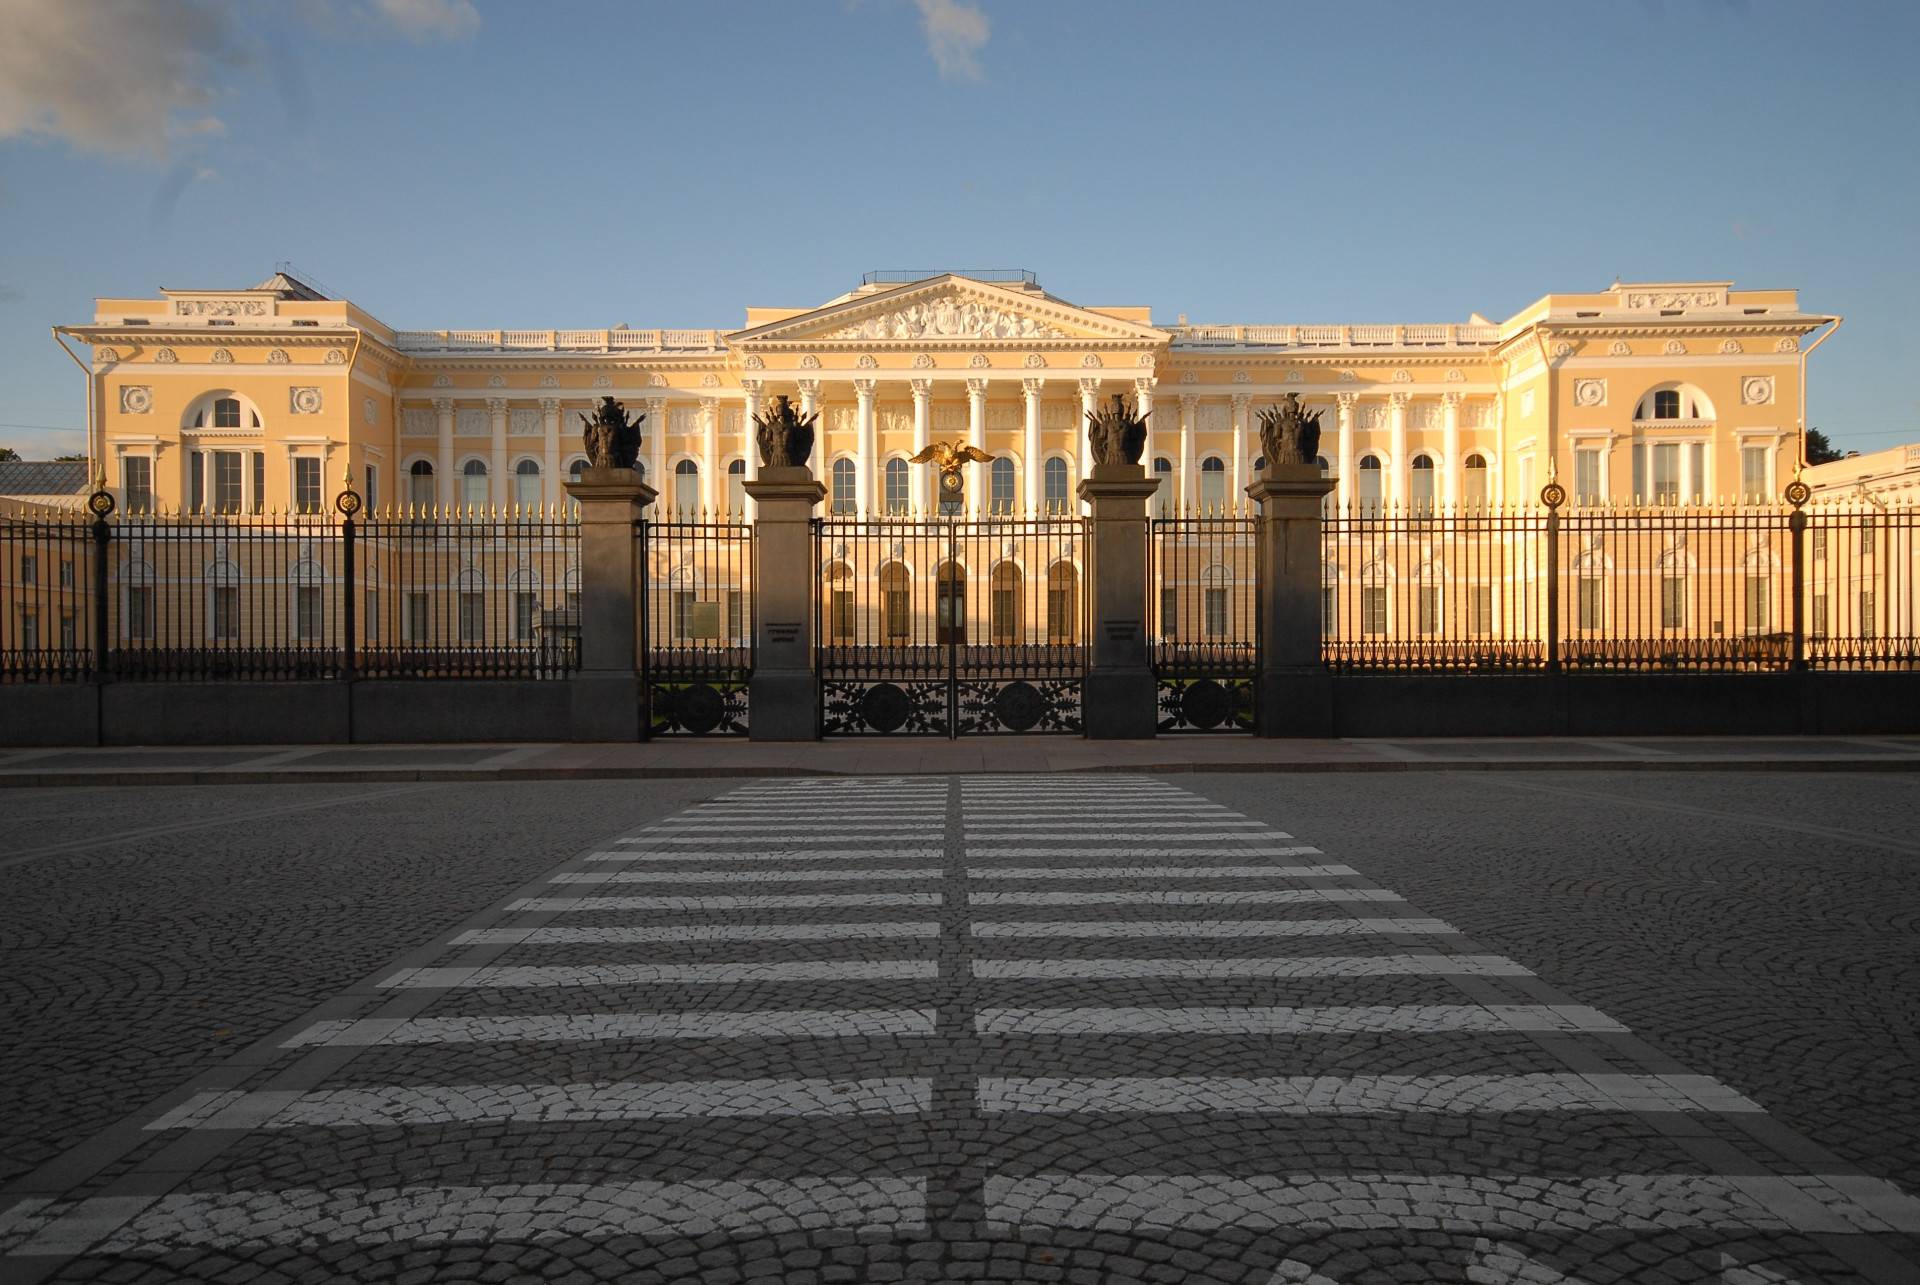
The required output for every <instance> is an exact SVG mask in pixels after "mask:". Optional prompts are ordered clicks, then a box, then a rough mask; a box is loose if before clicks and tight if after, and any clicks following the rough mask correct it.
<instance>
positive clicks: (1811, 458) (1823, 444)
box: [1807, 428, 1847, 464]
mask: <svg viewBox="0 0 1920 1285" xmlns="http://www.w3.org/2000/svg"><path fill="white" fill-rule="evenodd" d="M1845 458H1847V452H1845V451H1843V450H1841V449H1839V448H1838V447H1836V446H1835V445H1834V444H1833V443H1832V442H1829V441H1828V440H1827V435H1826V434H1825V433H1823V432H1821V431H1820V430H1819V429H1817V428H1810V429H1808V430H1807V463H1809V464H1831V463H1833V461H1835V460H1843V459H1845Z"/></svg>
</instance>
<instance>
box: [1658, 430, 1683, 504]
mask: <svg viewBox="0 0 1920 1285" xmlns="http://www.w3.org/2000/svg"><path fill="white" fill-rule="evenodd" d="M1652 499H1653V502H1654V503H1655V504H1678V503H1680V443H1678V442H1658V443H1655V445H1654V448H1653V496H1652Z"/></svg>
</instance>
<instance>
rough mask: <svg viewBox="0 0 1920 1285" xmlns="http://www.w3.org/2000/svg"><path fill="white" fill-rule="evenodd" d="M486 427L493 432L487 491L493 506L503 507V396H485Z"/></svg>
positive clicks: (504, 445) (505, 462)
mask: <svg viewBox="0 0 1920 1285" xmlns="http://www.w3.org/2000/svg"><path fill="white" fill-rule="evenodd" d="M487 427H488V428H489V429H490V430H492V433H493V452H492V456H493V458H492V460H491V461H490V462H489V463H488V465H487V473H488V474H489V476H488V478H487V481H488V482H489V483H491V485H490V486H488V487H487V493H488V494H489V495H491V496H492V497H493V506H494V507H495V508H505V507H506V504H507V496H508V495H510V494H512V493H511V492H510V491H508V490H507V399H506V398H504V397H489V398H487Z"/></svg>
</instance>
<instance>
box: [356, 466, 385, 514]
mask: <svg viewBox="0 0 1920 1285" xmlns="http://www.w3.org/2000/svg"><path fill="white" fill-rule="evenodd" d="M366 476H367V480H366V483H365V485H366V491H367V493H366V494H365V495H363V496H361V497H360V498H361V499H362V500H365V501H366V511H367V512H369V513H373V512H376V511H377V510H378V509H379V508H380V468H379V466H378V465H376V464H369V465H367V472H366Z"/></svg>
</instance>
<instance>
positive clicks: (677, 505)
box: [673, 460, 700, 514]
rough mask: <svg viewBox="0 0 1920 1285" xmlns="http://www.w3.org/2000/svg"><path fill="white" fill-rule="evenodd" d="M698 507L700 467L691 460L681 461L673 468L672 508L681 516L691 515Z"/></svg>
mask: <svg viewBox="0 0 1920 1285" xmlns="http://www.w3.org/2000/svg"><path fill="white" fill-rule="evenodd" d="M699 507H700V466H699V465H698V464H696V463H694V462H693V461H692V460H681V461H680V462H679V463H678V464H675V465H674V466H673V508H674V512H676V513H681V514H688V513H693V512H695V511H696V510H698V509H699Z"/></svg>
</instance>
